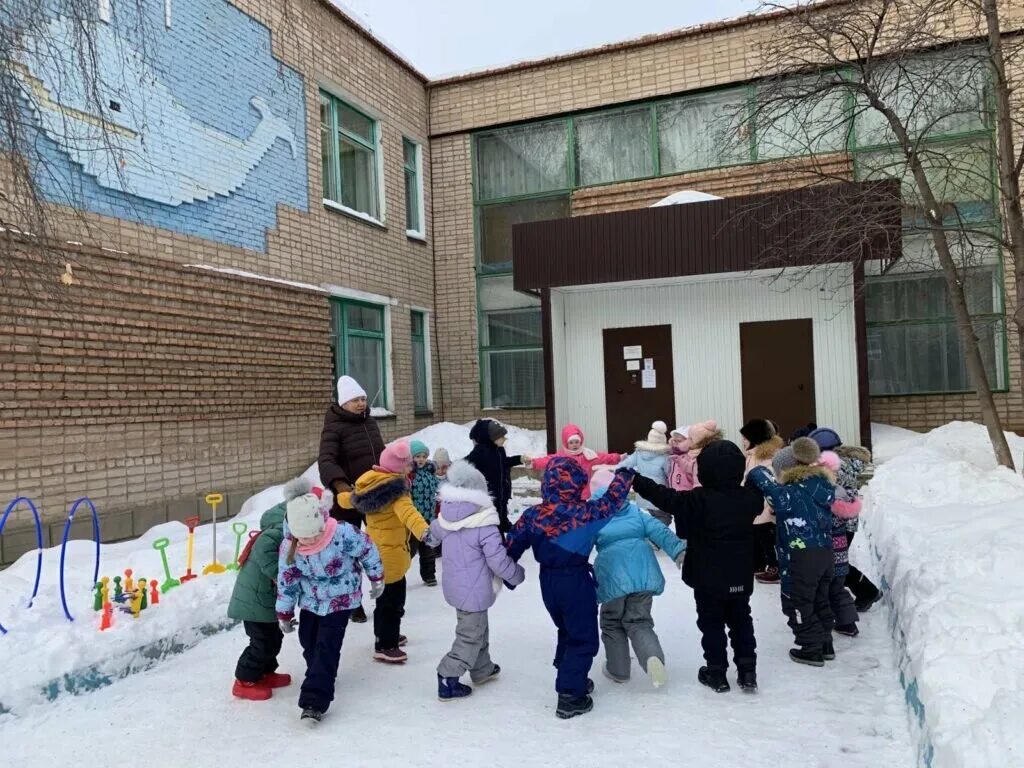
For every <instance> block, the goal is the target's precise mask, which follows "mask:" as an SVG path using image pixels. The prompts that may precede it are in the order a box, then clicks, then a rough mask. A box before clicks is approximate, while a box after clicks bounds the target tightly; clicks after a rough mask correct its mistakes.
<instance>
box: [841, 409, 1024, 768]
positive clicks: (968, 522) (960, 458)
mask: <svg viewBox="0 0 1024 768" xmlns="http://www.w3.org/2000/svg"><path fill="white" fill-rule="evenodd" d="M874 437H875V445H876V457H877V459H878V463H879V466H878V467H877V469H876V472H875V476H874V478H873V480H872V481H871V483H870V485H869V486H868V489H867V492H866V494H865V501H866V504H865V511H864V514H863V518H862V519H863V525H862V529H863V531H864V535H863V536H860V537H858V538H857V539H856V540H855V541H854V546H853V552H852V557H853V560H854V562H855V564H857V565H858V567H861V568H862V570H864V571H865V572H866V573H868V574H869V575H874V577H875V578H876V580H881V583H882V585H883V587H884V588H885V589H886V592H887V597H888V599H889V600H890V601H891V605H892V608H893V612H892V616H893V622H894V624H893V634H894V637H895V639H896V641H897V647H898V651H899V653H900V655H901V657H902V658H901V659H900V667H901V673H902V677H903V682H904V685H905V688H906V691H907V698H908V703H909V704H910V705H911V707H912V708H913V709H914V710H915V712H916V714H917V717H918V726H919V736H920V740H919V741H920V755H919V757H920V763H921V764H922V765H926V766H931V768H973V767H974V766H978V767H980V766H996V765H999V766H1009V765H1020V764H1021V761H1022V760H1024V733H1022V732H1021V729H1020V727H1019V725H1020V712H1021V711H1024V595H1022V594H1021V593H1020V591H1019V590H1018V589H1016V585H1017V584H1018V583H1019V581H1020V547H1019V538H1020V525H1021V521H1022V520H1024V479H1022V478H1021V477H1020V476H1018V475H1015V474H1014V473H1013V472H1010V471H1009V470H1006V469H1003V468H1000V467H997V466H996V463H995V460H994V458H993V457H992V451H991V447H989V445H988V440H987V437H986V434H985V430H984V428H983V427H982V426H980V425H978V424H966V423H952V424H947V425H946V426H944V427H940V428H939V429H936V430H934V431H932V432H930V433H928V434H924V435H915V434H914V433H907V432H906V431H904V430H893V429H891V428H890V429H882V430H879V429H876V430H875V431H874ZM1008 438H1009V439H1010V443H1011V450H1013V453H1014V455H1015V456H1017V457H1020V456H1021V454H1022V451H1024V440H1022V439H1021V438H1019V437H1016V436H1013V435H1008Z"/></svg>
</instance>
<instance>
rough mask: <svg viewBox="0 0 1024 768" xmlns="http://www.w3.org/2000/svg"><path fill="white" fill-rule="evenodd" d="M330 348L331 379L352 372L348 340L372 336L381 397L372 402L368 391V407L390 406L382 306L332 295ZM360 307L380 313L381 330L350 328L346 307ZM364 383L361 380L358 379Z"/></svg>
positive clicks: (384, 323) (336, 378)
mask: <svg viewBox="0 0 1024 768" xmlns="http://www.w3.org/2000/svg"><path fill="white" fill-rule="evenodd" d="M330 305H331V350H332V352H333V354H334V380H335V381H337V380H338V379H339V378H340V377H341V376H345V375H351V373H350V372H349V370H348V368H349V366H348V352H349V339H354V338H358V339H372V340H374V341H377V342H379V343H380V400H379V402H378V401H375V400H374V398H373V393H370V392H369V391H367V395H368V396H369V397H370V406H371V407H374V408H389V407H390V406H389V404H388V378H387V377H388V343H387V316H386V315H385V312H384V307H383V306H382V305H380V304H374V303H372V302H368V301H358V300H356V299H347V298H340V297H333V296H332V297H331V299H330ZM349 307H360V308H362V309H370V310H373V311H374V312H377V313H379V317H380V330H379V331H368V330H365V329H363V328H350V327H349V324H348V312H347V310H348V308H349ZM360 384H363V382H360Z"/></svg>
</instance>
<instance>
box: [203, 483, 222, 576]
mask: <svg viewBox="0 0 1024 768" xmlns="http://www.w3.org/2000/svg"><path fill="white" fill-rule="evenodd" d="M222 501H224V497H223V496H222V495H221V494H219V493H210V494H207V495H206V503H207V504H209V505H210V506H211V507H212V508H213V562H212V563H210V564H209V565H208V566H206V567H205V568H203V576H207V575H209V574H211V573H224V571H226V570H227V568H226V567H225V566H224V565H222V564H221V563H220V562H218V561H217V506H218V505H219V504H220V503H221V502H222Z"/></svg>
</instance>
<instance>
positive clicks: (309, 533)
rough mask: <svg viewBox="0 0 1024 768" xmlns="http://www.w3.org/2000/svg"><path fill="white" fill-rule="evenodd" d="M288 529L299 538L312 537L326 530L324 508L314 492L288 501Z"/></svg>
mask: <svg viewBox="0 0 1024 768" xmlns="http://www.w3.org/2000/svg"><path fill="white" fill-rule="evenodd" d="M286 509H287V510H288V512H287V514H288V531H289V532H290V533H291V535H292V536H294V537H295V538H297V539H312V538H315V537H316V536H319V535H320V534H321V533H323V532H324V528H325V527H326V526H327V521H326V520H325V519H324V509H323V506H322V505H321V503H320V499H318V498H317V497H316V496H315V495H314V494H312V493H307V494H304V495H302V496H298V497H296V498H294V499H292V500H291V501H289V502H288V504H287V506H286Z"/></svg>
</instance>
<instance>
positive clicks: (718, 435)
mask: <svg viewBox="0 0 1024 768" xmlns="http://www.w3.org/2000/svg"><path fill="white" fill-rule="evenodd" d="M724 439H725V433H724V432H723V431H722V430H720V429H716V430H715V431H714V432H712V433H711V434H709V435H708V436H707V437H705V438H704V439H703V440H701V441H700V442H699V443H696V444H695V445H694V446H693V448H691V449H690V450H691V451H700V450H701V449H703V448H705V447H707V446H708V445H710V444H711V443H713V442H715V441H716V440H724Z"/></svg>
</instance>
